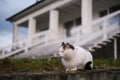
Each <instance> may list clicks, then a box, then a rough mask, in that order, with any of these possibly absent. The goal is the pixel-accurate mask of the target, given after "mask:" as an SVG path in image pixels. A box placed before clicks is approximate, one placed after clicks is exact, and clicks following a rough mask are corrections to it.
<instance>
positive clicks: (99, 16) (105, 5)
mask: <svg viewBox="0 0 120 80" xmlns="http://www.w3.org/2000/svg"><path fill="white" fill-rule="evenodd" d="M7 20H8V21H10V22H12V23H14V36H13V42H14V44H13V45H11V46H10V47H9V48H13V50H12V51H10V52H9V51H8V52H7V51H6V49H4V50H3V54H2V57H1V58H4V57H8V56H11V55H13V54H16V53H18V52H20V51H24V53H28V52H29V53H30V50H31V48H32V49H33V48H34V47H36V46H40V47H39V49H41V48H42V47H44V50H45V49H46V50H47V49H50V50H51V47H50V46H51V45H53V44H54V45H57V44H60V43H61V42H62V41H66V42H71V43H73V44H75V45H81V46H85V45H89V48H90V46H95V45H96V44H98V43H100V42H102V41H104V40H108V39H109V38H110V37H112V36H113V35H115V34H116V33H119V32H120V0H41V1H38V2H37V3H35V4H33V5H31V6H30V7H28V8H26V9H24V10H23V11H21V12H19V13H17V14H15V15H13V16H11V17H9V18H8V19H7ZM19 27H26V28H28V36H27V37H26V39H24V40H19V32H18V31H19ZM47 46H49V48H48V47H47ZM52 47H53V46H52ZM7 48H8V47H7ZM55 48H58V47H57V46H55ZM87 48H88V47H87ZM39 49H36V50H39ZM36 50H33V52H35V51H36ZM6 52H7V53H6ZM36 52H37V51H36ZM38 52H41V51H38ZM29 53H28V54H29ZM48 53H49V52H48Z"/></svg>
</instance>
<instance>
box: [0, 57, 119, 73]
mask: <svg viewBox="0 0 120 80" xmlns="http://www.w3.org/2000/svg"><path fill="white" fill-rule="evenodd" d="M118 67H120V60H103V59H102V60H100V59H99V60H94V68H95V69H113V68H118ZM64 70H65V69H64V66H63V65H62V63H61V60H60V58H52V59H10V58H6V59H2V60H0V73H13V72H46V71H64Z"/></svg>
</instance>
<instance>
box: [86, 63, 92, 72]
mask: <svg viewBox="0 0 120 80" xmlns="http://www.w3.org/2000/svg"><path fill="white" fill-rule="evenodd" d="M91 64H92V62H91V61H89V62H87V63H86V64H85V67H84V69H85V70H92V67H91Z"/></svg>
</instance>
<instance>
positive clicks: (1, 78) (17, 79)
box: [0, 69, 120, 80]
mask: <svg viewBox="0 0 120 80" xmlns="http://www.w3.org/2000/svg"><path fill="white" fill-rule="evenodd" d="M0 80H120V69H114V70H92V71H85V70H83V71H78V72H71V73H65V72H44V73H11V74H0Z"/></svg>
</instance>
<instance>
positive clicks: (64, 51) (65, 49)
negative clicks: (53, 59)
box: [59, 42, 75, 58]
mask: <svg viewBox="0 0 120 80" xmlns="http://www.w3.org/2000/svg"><path fill="white" fill-rule="evenodd" d="M74 49H75V48H74V46H73V45H71V44H70V43H64V42H62V45H61V48H60V49H59V55H60V56H61V57H62V58H71V57H72V53H73V51H74Z"/></svg>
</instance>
